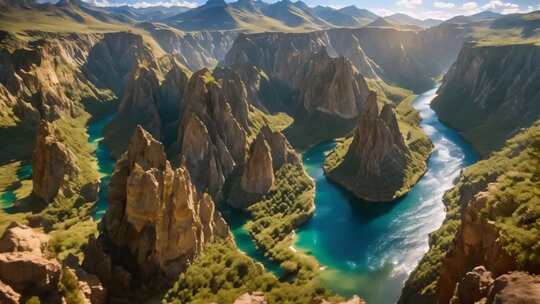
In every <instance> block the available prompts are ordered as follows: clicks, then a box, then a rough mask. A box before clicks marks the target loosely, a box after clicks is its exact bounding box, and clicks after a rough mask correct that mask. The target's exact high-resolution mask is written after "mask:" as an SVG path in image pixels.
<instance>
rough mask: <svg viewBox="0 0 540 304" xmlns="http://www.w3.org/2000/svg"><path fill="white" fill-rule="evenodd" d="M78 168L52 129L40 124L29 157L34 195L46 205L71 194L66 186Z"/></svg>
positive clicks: (43, 122)
mask: <svg viewBox="0 0 540 304" xmlns="http://www.w3.org/2000/svg"><path fill="white" fill-rule="evenodd" d="M78 171H79V168H78V167H77V165H76V162H75V156H74V155H73V153H72V152H71V151H70V150H69V149H68V148H67V147H66V146H65V145H64V144H62V143H61V142H59V141H58V139H57V138H56V137H55V134H54V126H53V125H51V124H49V123H47V122H46V121H41V123H40V125H39V128H38V132H37V138H36V144H35V148H34V154H33V157H32V182H33V192H34V194H35V195H36V196H37V197H39V198H40V199H42V200H44V201H45V202H47V203H48V202H51V201H52V200H53V199H54V198H55V197H56V196H57V195H58V194H61V195H63V196H69V195H71V194H72V192H71V191H72V190H73V189H71V188H70V185H69V182H70V180H73V179H74V178H75V175H76V174H77V173H78Z"/></svg>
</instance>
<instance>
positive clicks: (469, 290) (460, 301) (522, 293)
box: [450, 266, 540, 304]
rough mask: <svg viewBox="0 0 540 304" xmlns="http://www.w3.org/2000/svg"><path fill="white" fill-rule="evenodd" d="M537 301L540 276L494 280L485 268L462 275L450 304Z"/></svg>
mask: <svg viewBox="0 0 540 304" xmlns="http://www.w3.org/2000/svg"><path fill="white" fill-rule="evenodd" d="M538 302H540V277H539V276H535V275H530V274H528V273H525V272H510V273H507V274H503V275H501V276H499V277H498V278H496V279H494V278H493V277H492V273H491V272H489V271H486V269H485V267H484V266H478V267H475V268H474V269H473V270H472V271H470V272H468V273H467V274H465V276H464V277H463V278H462V280H461V282H460V283H459V284H458V285H457V286H456V290H455V291H454V296H453V297H452V299H451V300H450V303H451V304H468V303H486V304H500V303H505V304H506V303H508V304H533V303H538Z"/></svg>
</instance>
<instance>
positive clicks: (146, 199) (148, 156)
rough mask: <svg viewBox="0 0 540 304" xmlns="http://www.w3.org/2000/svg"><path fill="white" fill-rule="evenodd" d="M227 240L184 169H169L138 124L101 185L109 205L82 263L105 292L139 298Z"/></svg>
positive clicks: (223, 227) (209, 203) (206, 197)
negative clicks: (106, 185) (210, 247)
mask: <svg viewBox="0 0 540 304" xmlns="http://www.w3.org/2000/svg"><path fill="white" fill-rule="evenodd" d="M229 237H230V233H229V229H228V226H227V224H226V222H225V221H224V220H223V218H222V217H221V215H220V214H219V212H218V211H217V210H216V209H215V205H214V202H213V201H212V199H211V197H210V196H209V195H208V194H206V193H199V192H197V190H196V189H195V187H194V186H193V184H192V182H191V177H190V175H189V173H188V171H187V169H185V167H184V166H181V167H180V168H177V169H173V168H172V166H171V164H170V163H169V161H168V160H167V158H166V156H165V151H164V148H163V145H162V144H161V143H160V142H159V141H157V140H155V139H154V138H153V137H152V136H151V135H150V134H149V133H148V132H146V131H145V130H143V129H142V128H141V127H140V126H139V127H138V128H137V130H136V131H135V134H134V135H133V137H132V138H131V141H130V144H129V148H128V151H127V152H126V153H125V154H124V155H123V156H122V158H121V159H120V160H119V161H118V162H117V164H116V168H115V171H114V173H113V176H112V178H111V182H110V185H109V209H108V211H107V213H106V214H105V217H104V218H103V222H102V227H101V234H100V236H99V239H98V240H91V241H90V244H89V246H88V248H87V250H86V254H85V260H84V263H83V266H84V267H85V269H87V270H88V271H89V272H91V273H94V274H97V275H98V276H99V277H100V279H101V280H102V281H103V282H104V284H105V285H106V286H107V287H108V288H110V289H111V293H112V296H113V297H115V296H122V297H125V296H126V295H128V294H130V293H132V291H134V290H136V292H138V293H140V294H139V295H138V296H137V297H138V298H140V297H141V296H144V295H145V294H148V292H149V291H151V290H154V289H159V288H162V287H165V286H166V285H167V284H168V283H169V282H171V281H172V280H175V279H177V277H178V275H179V274H180V273H181V272H182V271H183V270H185V269H186V267H187V265H188V264H189V263H190V261H192V260H193V259H194V258H195V257H196V256H197V255H198V254H200V253H201V252H202V250H203V248H204V245H205V244H207V243H209V242H212V241H214V240H217V239H226V238H229Z"/></svg>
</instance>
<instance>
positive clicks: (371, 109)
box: [326, 92, 427, 202]
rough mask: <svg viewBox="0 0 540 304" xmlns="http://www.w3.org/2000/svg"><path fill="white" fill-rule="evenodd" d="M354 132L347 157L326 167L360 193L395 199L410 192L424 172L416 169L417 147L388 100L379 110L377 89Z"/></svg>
mask: <svg viewBox="0 0 540 304" xmlns="http://www.w3.org/2000/svg"><path fill="white" fill-rule="evenodd" d="M353 136H354V137H353V140H352V143H351V144H350V146H349V147H348V151H347V153H346V155H345V156H344V157H343V160H342V161H341V162H340V163H339V164H338V165H336V166H335V167H334V168H326V170H327V174H328V176H329V177H330V178H331V179H332V180H334V181H336V182H337V183H339V184H341V185H343V186H344V187H345V188H347V189H348V190H350V191H351V192H353V193H354V194H355V195H356V196H357V197H359V198H361V199H363V200H366V201H372V202H385V201H393V200H395V199H397V198H399V197H400V196H403V195H404V194H406V193H407V191H408V190H409V189H410V188H411V186H412V185H414V184H415V183H416V182H417V181H418V179H419V178H420V176H421V175H422V174H423V172H414V173H413V172H412V171H413V169H412V168H411V167H412V166H413V156H412V153H413V151H411V149H409V147H408V146H407V144H406V143H405V139H404V137H403V135H402V134H401V131H400V129H399V126H398V122H397V119H396V114H395V113H394V110H393V109H392V106H391V105H388V104H387V105H384V106H383V108H382V110H381V111H380V113H379V106H378V104H377V95H376V93H375V92H372V93H370V95H369V97H368V99H367V101H366V103H365V106H364V109H363V112H362V115H361V116H360V122H359V123H358V126H357V128H356V129H355V131H354V135H353ZM426 158H427V157H424V159H423V161H424V162H425V160H426ZM425 167H426V166H425V165H424V170H425Z"/></svg>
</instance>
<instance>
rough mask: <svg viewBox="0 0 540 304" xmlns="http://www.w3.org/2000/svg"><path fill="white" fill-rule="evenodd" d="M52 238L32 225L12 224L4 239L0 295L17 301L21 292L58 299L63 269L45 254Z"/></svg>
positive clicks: (1, 243) (0, 247) (0, 256)
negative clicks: (30, 226) (35, 229)
mask: <svg viewBox="0 0 540 304" xmlns="http://www.w3.org/2000/svg"><path fill="white" fill-rule="evenodd" d="M48 240H49V238H48V236H46V235H44V234H41V233H37V232H34V231H33V230H32V229H31V228H29V227H26V226H21V225H18V224H15V223H12V224H11V225H9V226H8V228H7V230H6V232H5V233H4V234H3V235H2V238H1V239H0V282H1V283H0V284H1V285H2V288H1V289H2V292H1V294H2V295H0V298H2V297H3V298H7V299H10V300H8V301H13V300H15V299H19V298H20V297H21V295H22V296H25V297H28V296H30V295H35V296H39V297H40V298H42V299H43V300H49V301H51V303H54V302H55V301H58V299H59V297H60V294H59V289H58V286H57V285H58V282H59V281H60V276H61V271H62V268H61V266H60V264H59V263H58V262H57V261H56V260H52V259H48V258H47V257H46V256H45V248H46V246H47V242H48ZM8 301H6V303H10V302H8ZM2 303H4V302H2ZM15 303H17V302H15Z"/></svg>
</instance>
